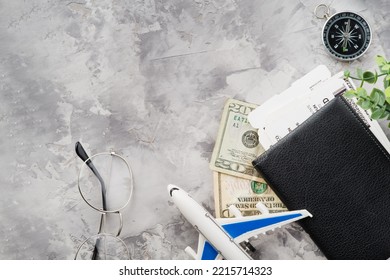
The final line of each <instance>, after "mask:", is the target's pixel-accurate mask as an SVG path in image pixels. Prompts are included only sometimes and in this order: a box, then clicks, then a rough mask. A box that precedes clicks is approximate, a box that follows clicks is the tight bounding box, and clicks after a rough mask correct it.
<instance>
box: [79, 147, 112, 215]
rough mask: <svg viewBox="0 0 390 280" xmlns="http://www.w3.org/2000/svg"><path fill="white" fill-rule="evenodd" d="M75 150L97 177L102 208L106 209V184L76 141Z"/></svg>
mask: <svg viewBox="0 0 390 280" xmlns="http://www.w3.org/2000/svg"><path fill="white" fill-rule="evenodd" d="M75 150H76V154H77V155H78V156H79V158H81V159H82V160H83V161H84V162H85V163H86V164H87V165H88V167H89V168H90V169H91V170H92V172H93V174H95V176H96V177H97V178H98V180H99V182H100V185H101V188H102V204H103V210H107V207H106V197H105V194H106V185H105V184H104V181H103V178H102V176H101V175H100V174H99V172H98V171H97V169H96V167H95V166H94V165H93V163H92V161H91V160H90V159H89V156H88V154H87V152H86V151H85V150H84V148H83V146H82V145H81V143H80V142H78V141H77V142H76V145H75Z"/></svg>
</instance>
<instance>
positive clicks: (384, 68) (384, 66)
mask: <svg viewBox="0 0 390 280" xmlns="http://www.w3.org/2000/svg"><path fill="white" fill-rule="evenodd" d="M381 69H382V70H383V71H385V72H387V71H389V70H390V64H389V63H387V64H385V65H383V66H382V67H381Z"/></svg>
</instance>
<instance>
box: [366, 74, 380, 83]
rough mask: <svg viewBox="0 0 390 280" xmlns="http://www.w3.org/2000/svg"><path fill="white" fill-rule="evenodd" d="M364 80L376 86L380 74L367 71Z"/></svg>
mask: <svg viewBox="0 0 390 280" xmlns="http://www.w3.org/2000/svg"><path fill="white" fill-rule="evenodd" d="M363 80H364V81H365V82H367V83H369V84H375V83H376V81H377V80H378V74H377V73H376V72H375V73H373V72H370V71H366V72H364V73H363Z"/></svg>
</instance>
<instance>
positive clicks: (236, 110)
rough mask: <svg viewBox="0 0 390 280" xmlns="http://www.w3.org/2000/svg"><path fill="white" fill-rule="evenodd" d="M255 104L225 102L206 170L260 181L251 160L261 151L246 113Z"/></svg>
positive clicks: (250, 110)
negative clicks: (209, 169) (208, 167)
mask: <svg viewBox="0 0 390 280" xmlns="http://www.w3.org/2000/svg"><path fill="white" fill-rule="evenodd" d="M256 107H257V105H254V104H250V103H246V102H242V101H239V100H235V99H228V100H227V101H226V104H225V107H224V110H223V113H222V118H221V123H220V126H219V131H218V136H217V139H216V142H215V146H214V150H213V154H212V157H211V161H210V168H211V169H212V170H214V171H217V172H221V173H225V174H228V175H233V176H238V177H241V178H245V179H249V180H254V181H258V182H263V180H262V178H261V176H260V174H259V173H258V172H257V171H256V169H255V168H254V167H253V165H252V161H253V160H254V159H256V157H258V156H259V155H260V154H261V153H263V152H264V149H263V147H262V146H261V145H260V142H259V136H258V134H257V130H256V129H254V128H253V127H252V126H251V125H250V123H249V122H248V114H249V113H250V112H252V111H253V110H254V109H255V108H256Z"/></svg>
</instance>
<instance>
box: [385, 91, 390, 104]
mask: <svg viewBox="0 0 390 280" xmlns="http://www.w3.org/2000/svg"><path fill="white" fill-rule="evenodd" d="M385 98H386V102H387V103H389V104H390V87H387V88H386V89H385Z"/></svg>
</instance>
